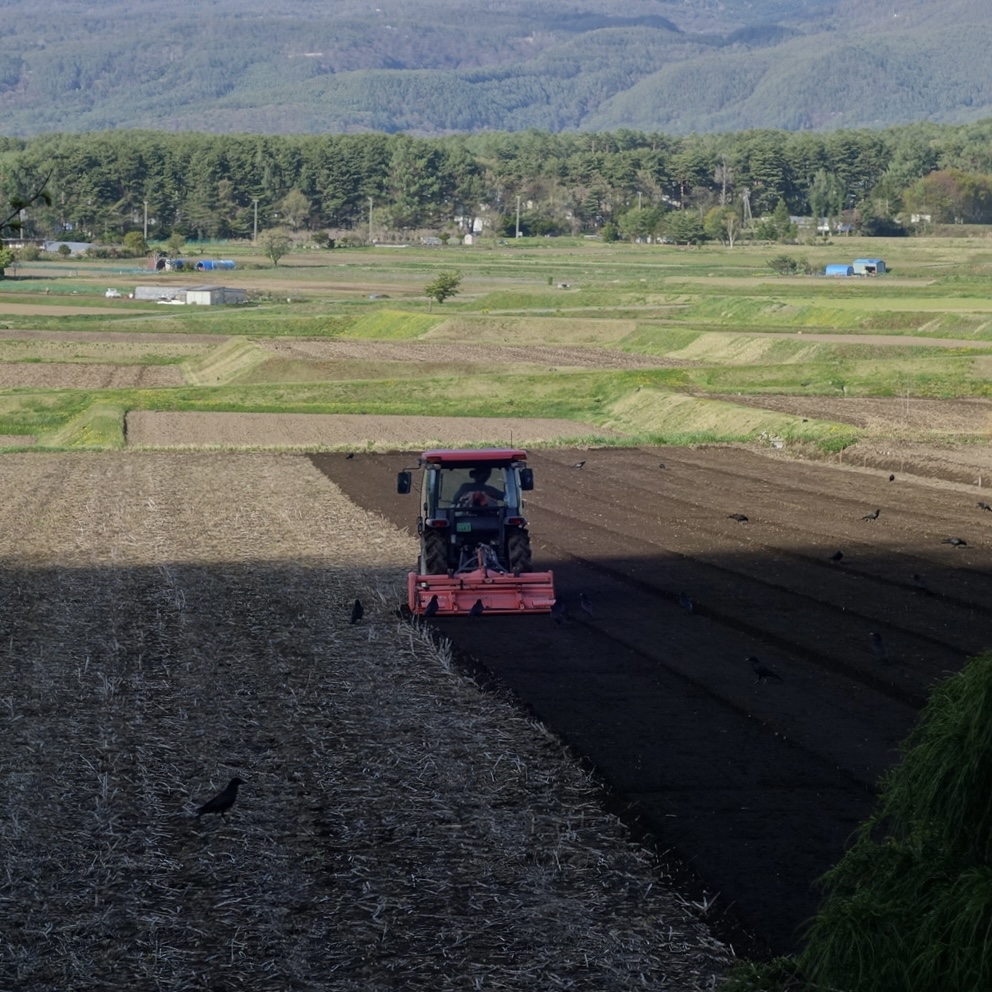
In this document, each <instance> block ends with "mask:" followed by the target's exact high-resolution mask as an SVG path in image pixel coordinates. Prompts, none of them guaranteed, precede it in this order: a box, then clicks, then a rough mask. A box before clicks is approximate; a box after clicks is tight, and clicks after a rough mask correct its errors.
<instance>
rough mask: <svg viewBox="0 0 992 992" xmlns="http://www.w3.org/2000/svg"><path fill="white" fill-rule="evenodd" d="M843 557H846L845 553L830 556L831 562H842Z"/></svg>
mask: <svg viewBox="0 0 992 992" xmlns="http://www.w3.org/2000/svg"><path fill="white" fill-rule="evenodd" d="M843 557H844V552H843V551H835V552H834V553H833V554H832V555H831V556H830V560H831V561H840V560H841V558H843Z"/></svg>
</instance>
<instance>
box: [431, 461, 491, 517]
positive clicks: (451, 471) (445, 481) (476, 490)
mask: <svg viewBox="0 0 992 992" xmlns="http://www.w3.org/2000/svg"><path fill="white" fill-rule="evenodd" d="M439 475H440V480H439V481H440V485H439V488H438V507H439V508H441V509H445V508H447V507H452V506H458V505H466V504H468V505H472V502H473V496H474V497H476V501H477V502H478V494H481V495H482V496H483V497H485V502H486V504H487V505H489V506H501V505H502V504H503V500H504V499H505V498H506V477H505V473H504V470H503V469H502V468H499V467H496V468H492V469H489V468H488V467H487V468H485V469H482V470H480V469H478V468H474V469H469V468H448V469H443V470H442V471H441V472H440V473H439Z"/></svg>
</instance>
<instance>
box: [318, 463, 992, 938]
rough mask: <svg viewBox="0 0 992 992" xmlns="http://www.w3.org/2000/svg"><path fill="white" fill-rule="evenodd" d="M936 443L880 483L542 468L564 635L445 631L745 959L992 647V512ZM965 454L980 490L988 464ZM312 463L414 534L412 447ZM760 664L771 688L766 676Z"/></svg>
mask: <svg viewBox="0 0 992 992" xmlns="http://www.w3.org/2000/svg"><path fill="white" fill-rule="evenodd" d="M928 450H929V449H927V448H925V447H924V446H917V448H916V449H915V450H914V451H913V453H912V455H911V456H910V457H909V458H904V459H903V462H902V467H903V469H904V470H905V472H906V474H896V477H895V479H894V480H892V481H890V480H889V476H890V474H893V473H892V472H891V471H890V469H889V467H888V466H886V467H885V468H878V467H873V465H872V464H871V463H869V460H868V458H867V456H866V457H865V459H864V461H865V463H864V464H862V463H861V460H860V459H857V458H855V457H854V456H853V455H852V454H851V453H847V456H846V458H845V459H844V460H838V459H837V458H834V459H833V460H832V461H827V462H800V461H796V460H792V459H788V458H784V457H781V453H779V452H766V451H751V450H743V449H735V448H723V447H709V448H698V449H669V450H665V449H652V448H640V449H633V450H617V449H609V450H594V451H588V452H579V451H567V450H563V451H542V452H537V453H534V454H532V463H533V466H534V468H535V473H536V477H537V486H538V488H537V489H536V491H535V492H534V493H533V494H532V498H531V500H530V502H529V505H528V519H529V521H530V525H531V533H532V539H533V541H534V545H535V564H536V566H537V567H540V568H551V569H553V570H554V572H555V575H556V582H557V586H558V589H559V591H560V595H561V596H562V597H564V599H565V600H566V602H567V603H568V605H569V607H570V622H569V623H568V624H567V625H565V626H562V627H558V626H556V625H555V624H553V623H551V622H550V621H549V619H548V618H547V617H546V616H533V617H520V618H504V617H493V618H483V619H481V620H470V619H449V620H445V621H441V622H437V623H436V627H437V629H438V631H439V632H440V633H441V634H443V635H444V636H445V637H449V638H450V639H451V640H452V641H453V643H454V644H455V645H456V647H457V648H458V650H459V651H460V652H461V653H462V655H463V656H464V657H466V658H469V659H472V661H473V663H474V664H477V665H479V666H481V667H482V668H483V669H484V670H485V671H487V672H489V673H491V675H492V676H493V677H495V678H496V679H497V680H499V681H500V682H501V683H503V684H505V685H507V686H509V687H510V688H511V689H512V691H513V692H514V693H515V694H516V695H517V696H518V697H519V699H521V700H522V701H523V702H524V703H525V704H526V705H528V706H530V707H531V708H532V709H533V710H534V712H535V713H536V714H537V715H538V716H539V717H540V718H541V719H543V720H544V721H545V722H547V723H548V724H549V725H550V726H551V727H552V728H553V729H554V730H555V731H557V732H558V733H559V734H561V736H562V737H563V738H564V739H565V740H566V741H567V742H568V743H569V744H570V745H571V746H572V747H573V748H574V749H575V750H576V751H578V752H579V753H581V754H582V755H584V756H586V758H587V759H588V760H589V761H590V762H591V763H592V764H593V765H594V766H595V767H596V768H597V769H598V770H599V772H600V773H601V774H602V776H603V777H604V778H605V779H606V780H607V781H608V782H609V784H610V785H611V787H612V788H613V789H614V790H615V793H616V796H617V802H618V804H619V805H620V806H621V807H623V808H626V809H627V810H628V812H629V813H630V814H631V815H632V816H636V817H639V818H640V820H641V822H642V823H643V824H644V825H645V828H646V829H647V831H648V832H649V833H650V834H651V836H652V837H653V838H654V841H655V842H656V844H657V845H658V847H659V849H660V850H662V851H666V852H669V854H670V856H672V857H673V860H677V861H680V862H681V863H683V864H684V865H686V866H689V868H690V869H691V872H692V873H694V875H695V877H696V879H697V882H698V885H699V886H700V891H703V890H705V892H706V893H707V895H706V898H708V899H709V898H712V899H713V900H715V902H714V909H713V912H714V916H715V917H718V918H719V919H720V920H721V921H722V923H723V925H726V926H728V927H729V928H730V930H729V932H731V933H733V934H736V938H735V939H736V941H737V946H738V950H740V949H742V948H743V949H746V950H755V949H757V950H762V949H764V950H771V951H786V950H789V949H792V948H794V947H795V946H796V941H797V928H799V927H800V926H801V925H802V924H803V922H804V921H805V920H807V919H808V918H809V917H810V915H811V914H812V913H813V912H814V911H815V909H816V906H817V901H818V893H817V891H816V889H815V887H814V882H815V880H816V879H817V878H818V877H819V876H820V875H821V874H822V873H823V872H824V871H825V870H827V869H828V868H829V867H830V866H831V865H832V864H834V863H835V862H836V860H837V859H838V858H839V857H840V855H841V854H842V852H843V850H844V847H845V843H846V841H847V839H848V838H849V836H850V834H851V832H852V831H853V830H854V829H855V827H856V826H857V824H858V823H859V821H861V820H862V819H863V818H864V817H865V816H866V815H867V814H868V813H869V811H870V810H871V808H872V804H873V801H874V794H875V789H876V786H877V783H878V781H879V777H880V776H881V775H882V774H883V773H884V772H885V771H886V770H887V769H888V768H890V767H891V766H892V764H893V762H895V761H896V760H897V758H898V746H899V743H900V741H902V740H903V739H904V737H905V735H906V734H907V733H908V731H909V730H910V728H911V727H912V725H913V723H914V720H915V719H916V716H917V714H918V713H919V710H920V708H921V707H922V705H923V704H924V702H925V700H926V698H927V695H928V691H929V688H930V686H931V685H932V683H933V682H934V680H935V679H939V678H940V677H942V676H943V675H944V674H946V673H948V672H953V671H956V670H958V669H960V668H961V666H962V665H963V664H964V663H965V661H966V659H967V658H968V657H969V656H970V655H972V654H974V653H976V652H979V651H982V650H984V649H986V648H988V647H989V646H990V644H992V623H990V620H989V617H990V615H992V614H990V607H992V568H990V550H992V513H989V512H985V511H984V510H982V509H981V508H980V507H979V506H978V505H977V504H978V502H979V501H980V500H982V499H983V495H984V490H983V489H980V488H978V487H977V486H975V485H971V484H969V483H967V482H963V481H955V480H954V479H947V478H945V477H942V476H944V475H945V470H946V469H947V468H948V462H947V460H946V459H944V458H943V455H942V453H941V452H939V451H938V452H937V457H936V458H935V459H931V458H929V456H928V455H927V451H928ZM964 452H965V453H964V454H962V453H961V451H960V450H959V451H958V454H959V456H960V458H961V461H960V464H959V466H958V467H959V468H960V469H961V471H963V472H965V473H966V474H967V475H968V476H969V478H972V479H973V478H974V477H975V476H976V475H977V474H980V473H981V471H982V466H983V464H986V463H987V462H988V453H987V449H985V448H984V447H983V448H981V449H964ZM968 452H970V455H971V457H968V454H967V453H968ZM875 454H879V453H878V452H876V453H875ZM581 459H584V460H585V462H586V464H585V466H584V467H583V468H582V469H576V468H574V467H572V466H573V465H574V464H575V463H576V461H578V460H581ZM313 460H314V462H315V464H316V465H318V466H319V467H320V469H321V470H322V471H323V472H324V473H325V474H326V475H327V476H328V477H329V478H331V479H332V480H334V481H335V482H336V483H337V484H338V485H340V486H341V487H342V488H343V490H344V491H345V493H346V494H348V495H349V496H350V497H351V498H352V499H354V500H355V501H356V502H357V503H358V504H359V505H361V506H364V507H366V508H368V509H370V510H374V511H378V512H380V513H382V514H384V515H385V516H386V517H387V518H388V519H389V520H391V521H393V522H395V523H397V524H398V525H405V526H407V527H411V525H412V524H413V522H414V520H415V517H416V512H417V507H416V499H415V497H401V496H397V495H396V494H395V492H394V477H395V473H396V471H397V470H398V469H399V468H401V467H404V466H406V465H407V463H408V462H409V461H410V456H409V455H388V454H382V455H356V456H355V457H354V458H353V459H350V460H349V459H345V458H343V457H342V456H341V455H332V454H328V455H315V456H313ZM852 462H854V464H852ZM662 465H663V466H664V467H661V466H662ZM931 471H932V473H933V474H932V475H928V473H929V472H931ZM910 472H912V474H909V473H910ZM876 509H878V510H880V511H881V512H880V513H879V514H878V517H877V519H873V520H866V519H864V518H865V517H866V516H869V515H872V514H873V512H874V511H875V510H876ZM732 513H742V514H745V515H746V516H747V518H748V519H747V521H746V522H743V523H739V522H737V521H735V520H734V519H731V518H730V516H729V514H732ZM952 536H960V537H961V538H963V539H965V540H966V542H967V544H966V545H965V546H963V547H954V546H952V545H950V544H948V543H945V539H946V538H949V537H952ZM838 551H840V552H842V554H843V557H842V558H841V559H840V560H839V561H834V560H832V556H833V555H834V554H835V552H838ZM411 564H412V558H411ZM580 591H581V592H583V593H584V594H585V596H586V597H587V601H588V603H589V605H590V607H591V611H592V612H591V615H590V614H588V613H586V612H584V611H582V610H580V609H579V605H578V594H579V592H580ZM682 594H684V596H683V595H682ZM686 597H687V598H688V599H690V600H691V602H692V604H693V605H692V610H691V612H690V611H689V610H688V609H686V608H684V607H683V606H680V600H682V601H683V603H684V602H685V599H686ZM872 632H876V633H879V634H881V635H882V638H883V640H884V643H885V645H886V651H885V657H879V655H878V653H877V652H876V651H875V650H874V649H873V641H872V638H871V636H870V635H871V634H872ZM749 656H756V657H758V658H759V659H760V660H761V661H762V662H763V663H764V664H766V665H767V666H768V667H770V668H771V669H772V670H774V672H775V673H776V674H777V675H779V676H780V678H781V681H777V680H769V681H762V682H758V681H756V679H755V675H754V673H753V672H752V668H751V665H750V664H749V663H748V662H747V661H746V660H745V659H746V658H748V657H749ZM742 934H744V936H742Z"/></svg>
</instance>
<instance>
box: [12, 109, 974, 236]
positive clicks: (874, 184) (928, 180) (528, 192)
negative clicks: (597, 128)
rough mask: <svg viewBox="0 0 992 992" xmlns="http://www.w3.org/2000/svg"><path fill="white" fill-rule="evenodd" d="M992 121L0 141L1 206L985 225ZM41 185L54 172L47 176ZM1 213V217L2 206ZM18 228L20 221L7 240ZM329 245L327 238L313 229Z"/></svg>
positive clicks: (636, 230)
mask: <svg viewBox="0 0 992 992" xmlns="http://www.w3.org/2000/svg"><path fill="white" fill-rule="evenodd" d="M990 132H992V121H983V122H980V123H976V124H966V125H937V124H930V123H918V124H911V125H904V126H899V127H893V128H888V129H885V130H879V131H870V130H857V131H835V132H826V133H818V132H808V131H807V132H788V131H779V130H770V129H768V130H752V131H742V132H736V133H728V134H709V135H691V136H687V137H673V136H669V135H665V134H659V133H647V132H638V131H615V132H609V133H588V134H587V133H550V132H546V131H538V130H532V131H525V132H491V133H482V134H466V135H453V136H450V137H445V138H423V139H421V138H414V137H411V136H409V135H406V134H384V133H366V134H349V135H299V136H288V137H287V136H273V135H204V134H195V133H180V134H176V133H168V132H155V131H110V132H97V133H87V134H58V135H42V136H38V137H34V138H24V139H13V138H6V139H0V208H2V207H3V206H4V203H5V202H6V204H7V205H9V204H11V203H18V202H23V201H24V200H25V199H26V198H29V197H30V196H31V194H32V192H33V191H36V190H37V188H38V183H39V181H40V180H41V179H45V192H46V196H45V197H44V198H42V199H37V200H35V201H34V202H33V203H32V204H31V205H30V206H29V207H27V208H26V209H24V210H23V211H21V212H20V213H19V219H20V222H21V225H22V231H23V234H24V236H28V237H45V238H66V239H71V240H85V241H104V242H120V241H122V240H123V238H124V236H125V235H126V234H127V233H128V232H133V231H141V232H142V234H145V233H147V237H148V239H149V240H151V239H162V240H165V239H166V238H168V237H169V236H170V235H171V234H174V233H178V234H181V235H182V236H183V237H185V238H188V239H190V240H198V241H202V240H207V239H227V238H252V237H255V236H257V234H258V233H259V232H260V231H262V230H269V229H272V228H280V229H285V230H287V231H289V232H311V233H315V234H318V235H319V234H323V235H324V236H325V237H326V234H327V232H339V233H340V232H347V231H352V232H355V234H356V236H358V237H362V238H364V237H365V235H366V234H368V233H371V232H373V231H374V232H376V233H377V234H382V233H383V232H397V233H402V232H409V231H415V230H421V231H422V230H425V229H426V230H436V231H438V232H444V231H449V232H450V231H453V230H455V229H456V227H457V225H458V224H459V223H469V222H470V221H471V220H472V219H475V218H483V219H484V221H485V223H486V224H487V227H488V229H489V230H491V231H492V232H494V233H496V234H502V235H505V236H513V235H514V234H516V233H517V231H519V232H520V233H521V234H524V235H541V234H575V235H578V234H588V233H601V234H604V236H611V237H614V236H615V237H630V238H634V237H640V236H650V235H657V234H665V235H667V236H669V237H670V238H671V239H672V240H698V239H702V238H706V237H710V238H714V237H718V238H721V239H722V240H725V241H729V242H730V243H733V240H734V238H735V237H736V236H737V235H738V234H739V232H740V231H741V230H742V229H745V228H750V229H751V230H754V229H756V228H758V227H759V226H760V225H761V224H764V225H766V230H765V231H764V235H765V236H775V235H776V234H777V235H778V236H781V235H782V234H783V233H785V232H787V231H788V225H789V223H790V221H789V218H790V217H794V216H796V215H799V216H807V217H808V216H815V217H817V218H822V217H827V218H835V219H836V218H841V217H842V216H843V217H845V218H846V219H847V220H848V221H849V222H850V223H852V224H854V225H855V226H856V227H857V229H858V230H859V231H860V232H861V233H864V234H869V235H871V234H892V233H899V232H900V231H902V230H903V226H902V225H904V224H906V223H908V222H909V218H910V217H911V216H915V217H916V218H917V220H918V221H919V220H920V219H921V218H922V219H925V220H926V221H927V222H930V223H955V222H957V223H990V222H992V141H990V137H992V133H990ZM46 177H47V178H46ZM7 213H9V211H7V210H3V209H0V215H3V216H6V214H7ZM3 233H4V234H5V235H9V234H10V233H11V232H10V230H9V229H8V230H5V231H4V232H3ZM318 240H319V238H318Z"/></svg>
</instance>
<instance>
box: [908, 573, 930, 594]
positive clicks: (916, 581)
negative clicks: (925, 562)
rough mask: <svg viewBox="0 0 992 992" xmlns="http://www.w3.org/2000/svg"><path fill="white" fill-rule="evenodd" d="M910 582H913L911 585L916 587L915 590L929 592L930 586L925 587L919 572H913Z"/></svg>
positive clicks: (925, 583)
mask: <svg viewBox="0 0 992 992" xmlns="http://www.w3.org/2000/svg"><path fill="white" fill-rule="evenodd" d="M912 580H913V585H914V586H916V588H917V589H922V590H923V592H929V591H930V586H928V585H927V580H926V579H925V578H923V576H922V575H920V573H919V572H913V575H912Z"/></svg>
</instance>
